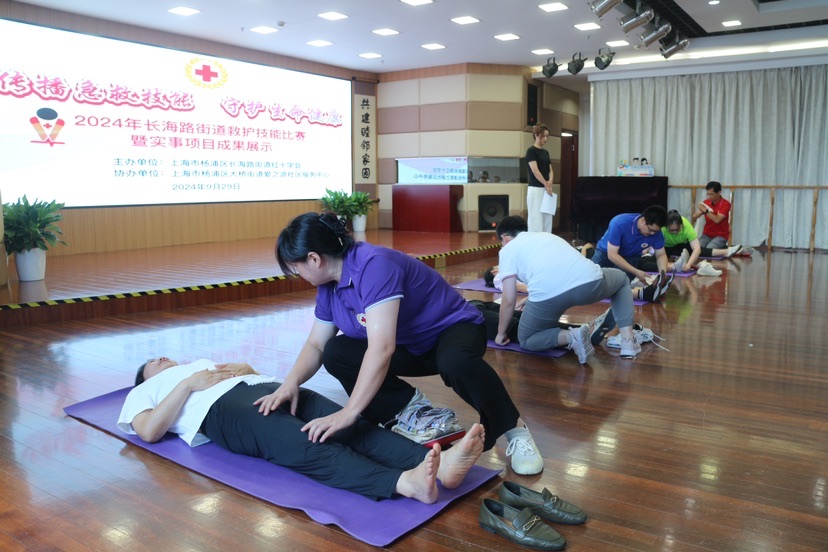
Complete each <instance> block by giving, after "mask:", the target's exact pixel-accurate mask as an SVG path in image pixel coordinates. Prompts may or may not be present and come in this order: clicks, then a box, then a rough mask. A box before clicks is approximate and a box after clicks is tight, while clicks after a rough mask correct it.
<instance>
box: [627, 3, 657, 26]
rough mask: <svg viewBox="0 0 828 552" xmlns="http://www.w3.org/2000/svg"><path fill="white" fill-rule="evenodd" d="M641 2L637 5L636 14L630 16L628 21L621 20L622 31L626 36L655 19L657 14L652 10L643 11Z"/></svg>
mask: <svg viewBox="0 0 828 552" xmlns="http://www.w3.org/2000/svg"><path fill="white" fill-rule="evenodd" d="M642 7H643V6H642V5H641V1H640V0H639V1H638V2H636V4H635V14H633V15H631V16H629V17H628V18H627V19H621V20H620V21H619V22H620V23H621V30H622V31H624V34H627V33H629V32H630V31H631V30H633V29H635V28H637V27H640V26H641V25H644V24H645V23H648V22H649V21H650V20H651V19H652V18H653V17H655V12H654V11H653V10H652V9H651V8H647V9H642Z"/></svg>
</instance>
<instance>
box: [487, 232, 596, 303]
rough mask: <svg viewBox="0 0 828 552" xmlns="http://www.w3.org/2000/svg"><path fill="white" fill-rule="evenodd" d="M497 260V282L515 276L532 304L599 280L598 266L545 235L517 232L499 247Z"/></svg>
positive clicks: (560, 241) (562, 241)
mask: <svg viewBox="0 0 828 552" xmlns="http://www.w3.org/2000/svg"><path fill="white" fill-rule="evenodd" d="M499 257H500V262H499V264H498V273H497V277H498V278H497V279H498V280H501V281H502V280H503V279H504V278H506V277H508V276H513V275H514V276H517V279H518V281H519V282H524V283H525V284H526V287H527V289H528V291H529V301H533V302H535V301H545V300H547V299H551V298H552V297H557V296H558V295H560V294H562V293H566V292H567V291H569V290H571V289H574V288H576V287H578V286H582V285H584V284H587V283H589V282H594V281H595V280H600V279H601V278H603V272H602V271H601V267H600V266H598V265H597V264H595V263H593V262H592V261H590V260H589V259H587V258H586V257H584V256H583V255H581V253H580V252H578V250H577V249H575V248H574V247H572V246H571V245H569V244H568V243H567V242H566V241H565V240H564V239H562V238H560V237H558V236H556V235H555V234H548V233H546V232H521V233H520V234H518V235H517V236H516V237H515V238H514V239H512V240H511V241H510V242H509V243H507V244H506V245H504V246H503V247H502V248H501V250H500V254H499ZM499 283H500V282H498V284H499Z"/></svg>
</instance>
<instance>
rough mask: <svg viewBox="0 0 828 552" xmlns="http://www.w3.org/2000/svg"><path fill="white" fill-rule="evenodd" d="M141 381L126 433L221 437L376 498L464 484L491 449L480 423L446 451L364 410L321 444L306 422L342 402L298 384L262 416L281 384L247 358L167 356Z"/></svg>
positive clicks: (128, 405)
mask: <svg viewBox="0 0 828 552" xmlns="http://www.w3.org/2000/svg"><path fill="white" fill-rule="evenodd" d="M135 384H136V387H135V388H134V389H132V391H130V392H129V394H128V395H127V398H126V400H125V401H124V406H123V408H122V409H121V415H120V417H119V419H118V427H119V429H121V430H122V431H124V432H126V433H129V434H131V435H138V436H139V437H140V438H141V439H143V440H144V441H146V442H148V443H154V442H156V441H158V440H159V439H161V437H163V436H164V434H165V433H167V431H172V432H173V433H176V434H178V436H179V437H181V438H182V439H183V440H184V441H185V442H186V443H187V444H189V445H190V446H198V445H201V444H203V443H206V442H208V441H213V442H215V443H216V444H217V445H219V446H220V447H222V448H225V449H227V450H229V451H231V452H235V453H238V454H244V455H248V456H255V457H257V458H263V459H265V460H267V461H269V462H272V463H274V464H277V465H279V466H283V467H286V468H290V469H292V470H295V471H297V472H299V473H301V474H304V475H306V476H308V477H310V478H311V479H314V480H316V481H318V482H320V483H323V484H325V485H329V486H331V487H336V488H339V489H345V490H348V491H352V492H355V493H359V494H361V495H364V496H366V497H369V498H372V499H375V500H377V499H380V498H389V497H391V496H392V495H395V494H399V495H402V496H406V497H409V498H413V499H415V500H419V501H420V502H425V503H428V504H430V503H433V502H435V501H436V500H437V497H438V496H437V495H438V487H437V485H436V481H437V479H439V480H440V482H441V483H442V485H443V487H445V488H447V489H452V488H455V487H457V486H458V485H460V483H461V482H462V481H463V478H464V477H465V476H466V474H467V473H468V471H469V470H470V469H471V467H472V466H473V465H474V463H475V462H476V461H477V459H478V458H479V457H480V454H481V453H482V452H483V440H484V431H483V427H482V426H481V425H480V424H474V425H473V426H472V427H471V429H469V431H468V433H467V434H466V436H465V437H464V438H463V439H462V440H460V441H459V442H458V443H457V444H455V446H454V447H452V448H451V449H450V450H448V451H446V452H442V451H441V449H440V446H439V445H435V446H434V447H433V448H431V449H428V448H426V447H423V446H421V445H418V444H416V443H414V442H413V441H410V440H408V439H406V438H405V437H402V436H401V435H397V434H396V433H393V432H391V431H389V430H386V429H383V428H380V427H378V426H377V425H376V424H373V423H370V422H368V421H367V420H365V419H361V418H360V419H359V420H357V422H356V423H355V424H354V425H352V426H350V427H348V428H346V429H343V430H341V431H339V432H338V433H336V435H335V436H334V437H332V438H330V439H328V440H326V441H325V442H324V443H314V442H313V441H312V440H310V439H309V438H308V434H307V433H306V422H307V421H309V420H313V419H315V418H318V417H320V416H326V415H329V414H331V413H332V412H336V411H338V410H340V408H341V407H340V406H339V405H338V404H336V403H334V402H333V401H330V400H328V399H327V398H325V397H323V396H322V395H319V394H318V393H315V392H313V391H310V390H308V389H300V393H299V397H298V400H297V401H296V402H295V403H294V404H290V403H287V404H284V405H282V406H281V407H280V408H277V409H276V410H274V411H272V412H270V413H269V414H267V415H265V414H261V413H260V412H259V411H260V408H259V406H258V405H259V403H260V401H261V399H262V398H263V397H265V396H267V395H269V394H270V393H273V391H275V390H276V389H277V388H278V387H279V385H280V384H279V383H276V381H275V380H274V378H272V377H267V376H261V375H259V374H257V373H256V372H255V371H254V370H253V369H252V368H251V367H250V366H249V365H247V364H214V363H213V362H212V361H209V360H206V359H201V360H198V361H196V362H193V363H191V364H185V365H179V364H178V363H177V362H176V361H174V360H170V359H169V358H167V357H160V358H156V359H152V360H149V361H148V362H146V363H145V364H144V365H143V366H141V367H140V368H139V370H138V374H137V376H136V378H135Z"/></svg>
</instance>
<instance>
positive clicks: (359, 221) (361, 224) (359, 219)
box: [351, 215, 368, 232]
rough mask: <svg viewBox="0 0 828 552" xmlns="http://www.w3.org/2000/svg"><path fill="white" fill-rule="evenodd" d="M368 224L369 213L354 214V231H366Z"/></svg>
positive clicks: (352, 223) (352, 224)
mask: <svg viewBox="0 0 828 552" xmlns="http://www.w3.org/2000/svg"><path fill="white" fill-rule="evenodd" d="M367 225H368V215H354V216H353V217H352V218H351V226H353V228H354V232H365V227H366V226H367Z"/></svg>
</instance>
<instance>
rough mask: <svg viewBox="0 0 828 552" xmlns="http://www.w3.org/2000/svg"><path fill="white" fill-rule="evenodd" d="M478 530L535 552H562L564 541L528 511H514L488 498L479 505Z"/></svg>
mask: <svg viewBox="0 0 828 552" xmlns="http://www.w3.org/2000/svg"><path fill="white" fill-rule="evenodd" d="M479 520H480V527H482V528H483V529H485V530H486V531H489V532H491V533H495V534H497V535H500V536H502V537H505V538H506V539H507V540H509V541H511V542H513V543H515V544H519V545H521V546H526V547H528V548H535V549H537V550H563V549H564V548H566V539H565V538H563V537H562V536H561V534H560V533H558V532H557V531H555V530H554V529H552V528H551V527H549V526H548V525H546V524H545V523H544V522H543V520H541V518H539V517H538V516H536V515H535V514H533V513H532V511H531V510H530V509H529V508H524V509H523V510H516V509H514V508H512V507H511V506H509V505H507V504H502V503H500V502H498V501H497V500H494V499H491V498H484V499H483V503H482V504H481V505H480V517H479Z"/></svg>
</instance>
